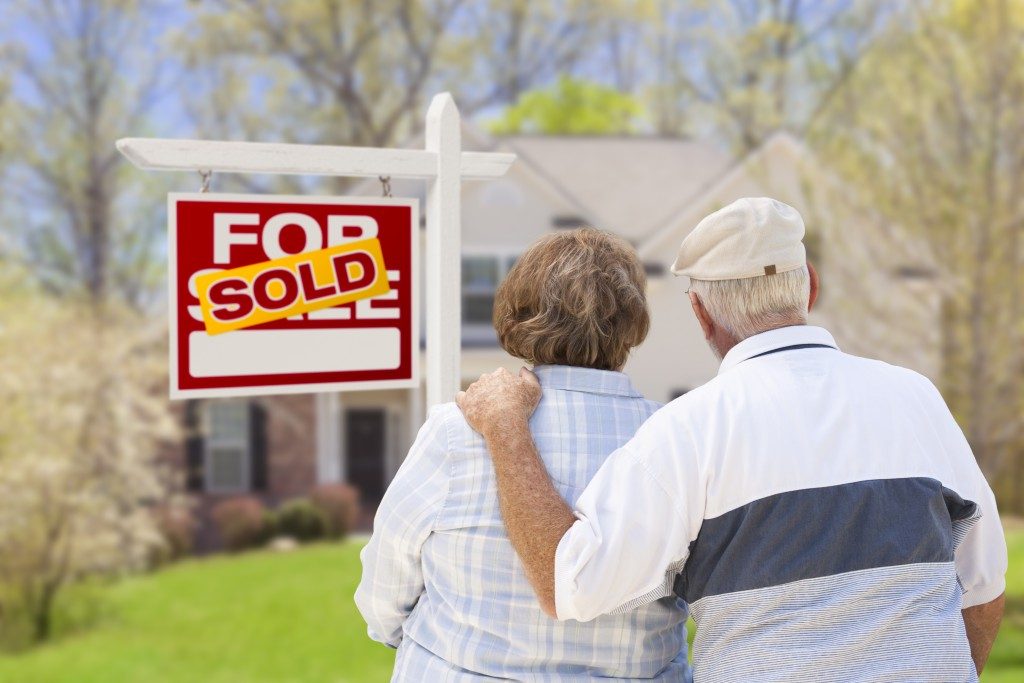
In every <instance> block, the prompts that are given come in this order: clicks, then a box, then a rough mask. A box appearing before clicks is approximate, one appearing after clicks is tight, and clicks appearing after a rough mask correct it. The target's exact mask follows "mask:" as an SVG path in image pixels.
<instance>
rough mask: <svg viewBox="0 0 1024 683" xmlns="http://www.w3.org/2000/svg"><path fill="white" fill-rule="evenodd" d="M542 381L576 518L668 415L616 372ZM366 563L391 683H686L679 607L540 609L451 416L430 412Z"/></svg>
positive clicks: (553, 470)
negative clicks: (557, 613)
mask: <svg viewBox="0 0 1024 683" xmlns="http://www.w3.org/2000/svg"><path fill="white" fill-rule="evenodd" d="M536 373H537V376H538V378H539V379H540V383H541V386H542V388H543V398H542V400H541V402H540V405H539V406H538V407H537V410H536V412H535V413H534V415H533V417H532V419H531V420H530V428H531V431H532V432H533V437H534V440H535V441H536V443H537V447H538V450H539V451H540V454H541V457H542V458H543V459H544V464H545V465H546V467H547V470H548V472H549V473H550V475H551V478H552V480H553V482H554V484H555V487H556V488H557V489H558V491H559V493H560V494H561V495H562V496H563V497H564V498H565V500H566V501H567V502H568V503H569V504H570V505H574V504H575V503H576V499H577V497H578V496H579V495H580V493H582V492H583V489H584V488H585V487H586V485H587V483H588V482H589V481H590V480H591V479H592V478H593V477H594V475H595V474H596V473H597V470H598V469H599V468H600V467H601V465H602V463H603V462H604V460H605V458H607V456H608V455H610V454H611V453H612V452H613V451H614V450H615V449H617V448H618V447H619V446H621V445H622V444H624V443H625V442H626V441H628V440H629V439H630V438H631V437H632V436H633V434H634V432H636V430H637V428H638V427H639V426H640V425H641V424H642V423H643V422H644V421H645V420H646V419H647V418H648V417H649V416H650V415H651V414H652V413H653V412H654V411H655V410H657V408H658V407H659V406H658V404H656V403H653V402H651V401H646V400H644V398H643V397H642V396H641V395H640V394H639V393H638V392H637V391H636V390H635V389H634V388H633V386H632V384H631V383H630V381H629V379H628V378H627V377H626V375H624V374H622V373H619V372H608V371H604V370H593V369H588V368H577V367H567V366H542V367H538V368H537V369H536ZM665 514H666V515H669V514H671V511H669V510H666V511H665ZM362 561H363V577H362V581H361V582H360V584H359V588H358V590H357V591H356V596H355V599H356V604H357V605H358V607H359V610H360V612H362V614H363V617H364V618H365V619H366V622H367V624H369V634H370V637H371V638H373V639H374V640H378V641H380V642H382V643H386V644H387V645H390V646H392V647H397V648H398V655H397V659H396V662H395V672H394V677H393V679H392V680H394V681H431V682H434V681H447V682H453V683H461V682H463V681H480V680H483V679H486V678H490V677H493V678H502V679H513V680H531V681H544V680H558V681H578V680H591V679H593V678H602V679H611V680H635V679H653V680H657V681H688V680H690V670H689V666H688V664H687V661H686V631H685V625H684V622H685V620H686V607H685V605H684V604H683V603H682V602H681V601H678V600H677V599H675V598H664V599H662V600H658V601H656V602H652V603H650V604H647V605H645V606H643V607H640V608H638V609H636V610H634V611H631V612H626V613H624V614H611V615H605V616H600V617H598V618H596V619H594V620H593V621H588V622H585V623H581V622H577V621H564V622H559V621H556V620H554V619H552V618H550V617H548V616H547V615H545V614H544V613H543V612H542V611H541V610H540V607H539V605H538V603H537V598H536V597H535V595H534V593H533V589H532V588H531V587H530V583H529V581H528V580H527V578H526V575H525V573H524V572H523V568H522V565H521V564H520V562H519V558H517V557H516V555H515V551H514V550H513V549H512V546H511V544H510V543H509V541H508V537H507V536H506V535H505V527H504V525H503V524H502V521H501V513H500V511H499V508H498V493H497V487H496V485H495V479H494V469H493V467H492V465H491V460H490V457H489V456H488V454H487V451H486V446H485V444H484V441H483V439H482V438H481V437H480V436H479V435H478V434H477V433H475V432H474V431H473V430H472V429H470V427H469V425H468V424H467V423H466V421H465V419H464V418H463V417H462V413H460V412H459V409H458V408H457V407H456V406H455V404H454V403H448V404H445V405H441V406H437V407H436V408H434V409H433V410H431V411H430V415H429V416H428V417H427V421H426V423H425V424H424V425H423V428H422V429H421V430H420V432H419V435H418V436H417V438H416V443H415V444H413V447H412V449H411V450H410V452H409V455H408V457H407V458H406V460H405V462H404V463H403V465H402V467H401V468H400V469H399V471H398V474H397V475H396V476H395V479H394V481H393V482H392V483H391V486H390V487H389V488H388V491H387V494H386V495H385V496H384V500H383V501H381V504H380V508H379V509H378V510H377V517H376V519H375V520H374V533H373V537H372V538H371V539H370V542H369V544H368V545H367V546H366V548H364V549H363V552H362ZM627 561H628V560H627Z"/></svg>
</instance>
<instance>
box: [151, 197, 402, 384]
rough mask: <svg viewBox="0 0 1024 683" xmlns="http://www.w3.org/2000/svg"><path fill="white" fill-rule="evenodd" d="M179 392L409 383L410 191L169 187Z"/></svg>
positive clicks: (174, 364) (174, 376) (174, 372)
mask: <svg viewBox="0 0 1024 683" xmlns="http://www.w3.org/2000/svg"><path fill="white" fill-rule="evenodd" d="M167 210H168V221H169V224H170V225H169V228H170V229H169V230H168V236H169V237H168V239H169V242H168V253H169V261H170V277H169V280H170V283H169V284H170V291H169V301H170V342H171V344H170V347H171V363H170V366H171V397H172V398H199V397H211V396H246V395H254V394H284V393H300V392H315V391H342V390H355V389H384V388H400V387H410V386H415V384H416V383H417V382H418V381H419V377H418V368H417V365H418V362H417V361H418V355H419V354H418V353H417V351H418V345H419V313H418V292H417V277H418V275H417V268H418V246H419V240H418V230H417V227H418V226H419V205H418V203H417V201H416V200H415V199H397V198H390V197H388V198H380V197H291V196H279V195H231V194H202V193H199V194H171V195H169V196H168V200H167Z"/></svg>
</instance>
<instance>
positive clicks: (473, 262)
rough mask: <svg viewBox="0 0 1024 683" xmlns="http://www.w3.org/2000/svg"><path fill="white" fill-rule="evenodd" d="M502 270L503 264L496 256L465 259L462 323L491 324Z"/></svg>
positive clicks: (463, 260)
mask: <svg viewBox="0 0 1024 683" xmlns="http://www.w3.org/2000/svg"><path fill="white" fill-rule="evenodd" d="M500 270H501V263H500V261H499V260H498V258H497V257H495V256H465V257H463V259H462V322H464V323H466V324H467V325H473V324H482V325H490V324H491V313H492V311H493V310H494V292H495V290H496V289H497V288H498V282H500V279H499V278H500V274H499V273H500Z"/></svg>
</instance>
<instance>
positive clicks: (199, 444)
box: [185, 401, 204, 491]
mask: <svg viewBox="0 0 1024 683" xmlns="http://www.w3.org/2000/svg"><path fill="white" fill-rule="evenodd" d="M200 407H201V404H200V402H199V401H186V402H185V488H186V490H188V491H202V490H203V483H204V482H203V472H204V469H203V450H204V444H203V430H202V425H201V424H200V419H199V409H200Z"/></svg>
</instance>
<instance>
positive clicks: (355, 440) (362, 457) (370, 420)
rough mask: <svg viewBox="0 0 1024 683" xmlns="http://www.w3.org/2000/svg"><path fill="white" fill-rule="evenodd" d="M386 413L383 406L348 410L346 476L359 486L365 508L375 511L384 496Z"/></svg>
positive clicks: (346, 414)
mask: <svg viewBox="0 0 1024 683" xmlns="http://www.w3.org/2000/svg"><path fill="white" fill-rule="evenodd" d="M386 425H387V414H386V413H385V411H384V410H383V409H381V408H350V409H348V410H346V411H345V459H346V460H347V461H348V468H347V469H348V472H347V479H348V482H349V483H350V484H352V485H353V486H355V487H356V488H357V489H359V494H360V499H361V500H362V504H363V507H364V509H369V510H373V509H375V508H376V507H377V505H378V504H380V499H381V498H383V497H384V429H385V426H386Z"/></svg>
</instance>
